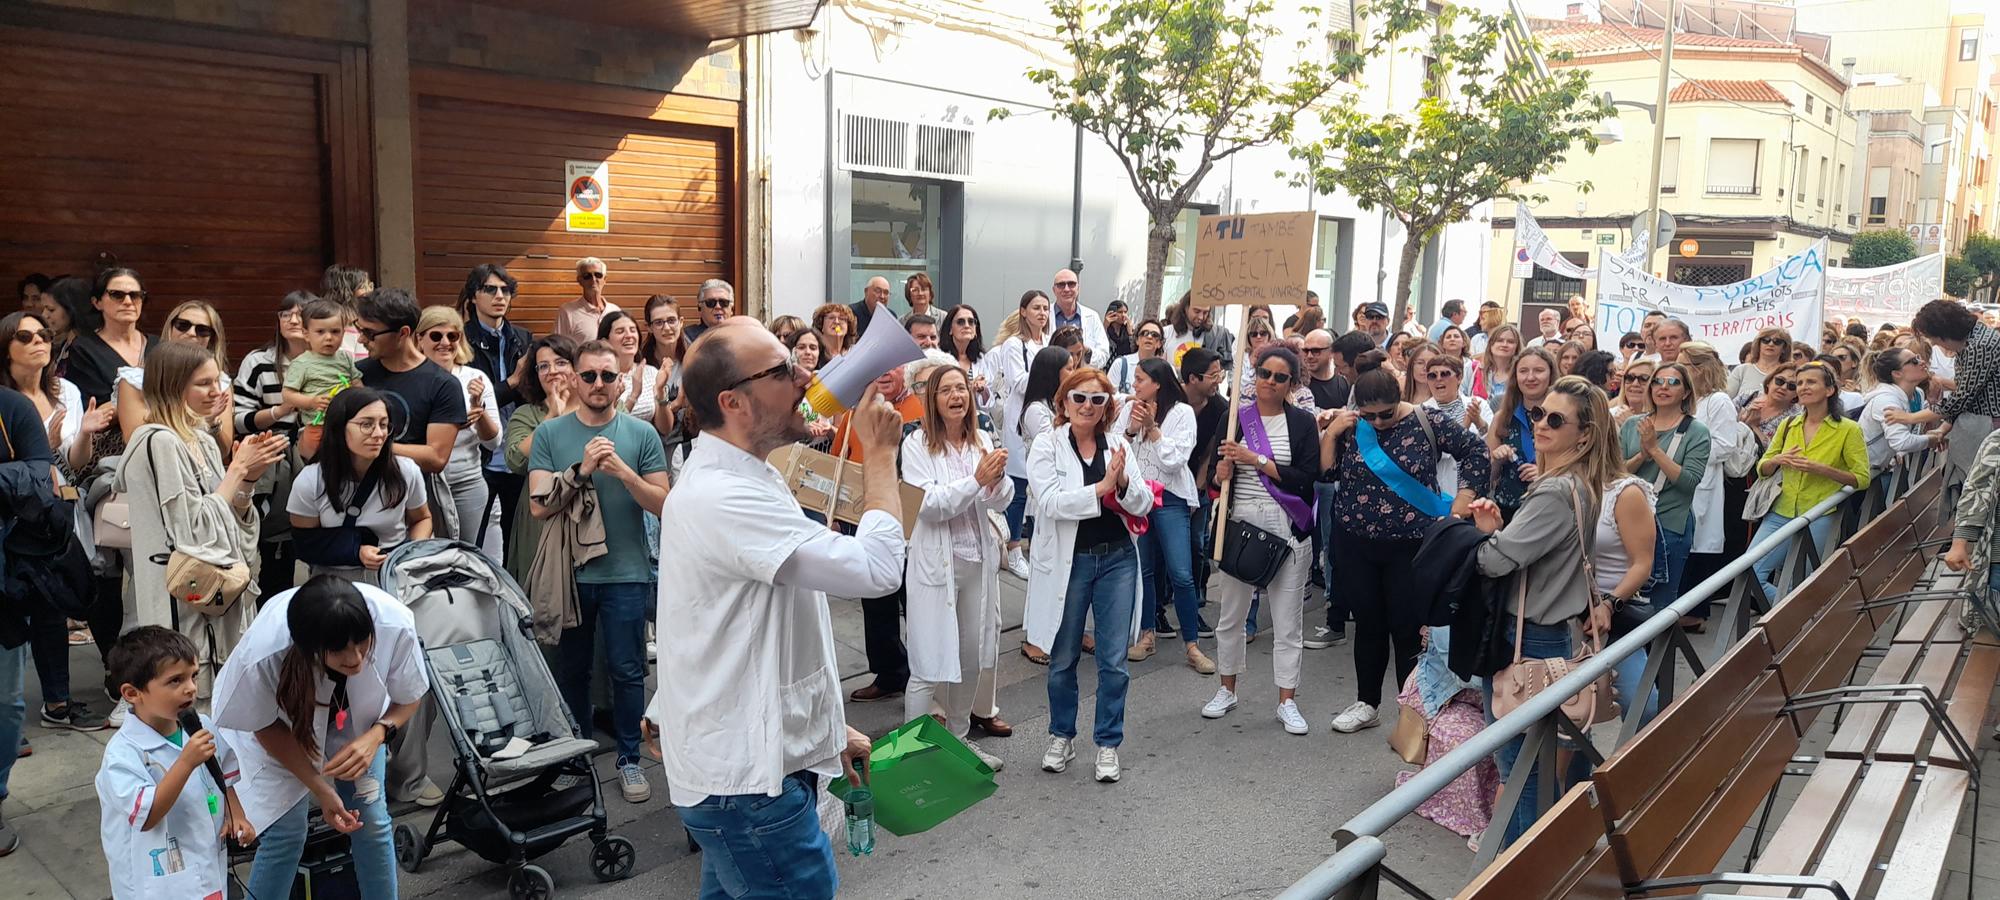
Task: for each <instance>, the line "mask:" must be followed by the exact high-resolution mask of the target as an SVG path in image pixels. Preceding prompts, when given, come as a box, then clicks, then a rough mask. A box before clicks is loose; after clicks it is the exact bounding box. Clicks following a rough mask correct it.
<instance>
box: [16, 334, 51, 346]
mask: <svg viewBox="0 0 2000 900" xmlns="http://www.w3.org/2000/svg"><path fill="white" fill-rule="evenodd" d="M36 341H41V342H42V343H44V344H46V343H49V333H48V332H46V331H16V332H14V343H16V344H20V345H21V346H24V347H25V346H27V345H29V344H32V343H34V342H36Z"/></svg>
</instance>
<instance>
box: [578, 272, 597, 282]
mask: <svg viewBox="0 0 2000 900" xmlns="http://www.w3.org/2000/svg"><path fill="white" fill-rule="evenodd" d="M585 278H588V279H590V280H592V281H603V280H604V273H603V272H578V273H576V279H577V280H578V281H582V280H583V279H585Z"/></svg>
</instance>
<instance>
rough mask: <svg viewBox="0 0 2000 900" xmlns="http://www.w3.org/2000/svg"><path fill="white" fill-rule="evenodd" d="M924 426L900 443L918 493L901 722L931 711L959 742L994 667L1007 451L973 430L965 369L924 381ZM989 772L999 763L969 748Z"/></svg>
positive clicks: (939, 371)
mask: <svg viewBox="0 0 2000 900" xmlns="http://www.w3.org/2000/svg"><path fill="white" fill-rule="evenodd" d="M923 394H924V418H923V427H922V428H921V429H919V430H917V431H913V432H911V433H910V435H909V436H908V437H906V438H904V439H903V452H902V460H903V480H904V481H906V482H909V483H910V484H911V485H914V486H916V487H920V488H923V491H924V504H923V508H922V509H920V510H918V512H917V525H916V529H915V530H914V531H913V532H912V533H911V534H910V553H909V572H908V574H907V576H906V577H905V579H904V581H905V586H906V589H907V591H908V600H909V602H908V612H907V615H908V618H909V636H908V641H907V643H908V644H909V649H910V686H909V689H908V691H907V692H906V693H904V695H903V718H904V719H905V720H910V719H915V718H916V717H918V716H921V715H924V714H926V713H929V712H930V711H931V708H932V703H933V701H935V703H936V706H937V708H938V709H939V710H941V711H942V712H943V714H944V722H945V727H947V728H949V729H951V733H952V734H954V735H957V736H958V737H960V738H964V737H965V736H966V734H967V733H968V732H969V731H970V729H971V726H972V712H973V710H972V700H973V691H974V689H975V688H976V687H977V686H978V683H979V678H980V675H981V673H983V672H989V671H991V670H992V669H993V668H994V667H995V666H996V665H997V664H998V662H999V659H998V657H999V646H1000V543H999V541H997V540H995V538H996V537H997V536H998V535H996V534H995V533H994V529H993V520H992V517H991V513H995V512H1001V511H1004V510H1005V509H1006V508H1007V504H1008V502H1009V501H1010V500H1012V499H1013V498H1014V483H1013V482H1012V481H1010V480H1008V478H1007V451H1005V450H1000V449H996V448H995V447H994V446H993V439H992V438H991V437H989V436H988V435H987V434H986V432H984V431H982V430H980V428H979V410H978V409H977V407H976V406H975V404H974V402H973V399H972V386H971V382H970V380H969V379H968V378H967V377H966V374H965V370H964V369H961V368H959V367H957V366H938V367H936V368H933V369H932V370H931V372H930V375H929V377H927V378H925V379H924V392H923ZM966 746H968V747H971V748H972V752H974V753H976V754H978V755H979V758H980V759H982V760H984V761H985V762H986V764H987V765H989V766H991V767H993V769H994V770H995V771H998V770H999V769H1000V758H999V757H997V756H994V755H992V754H990V753H987V752H986V751H984V750H982V749H980V748H979V745H977V744H971V743H968V744H967V745H966Z"/></svg>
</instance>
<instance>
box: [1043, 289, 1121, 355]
mask: <svg viewBox="0 0 2000 900" xmlns="http://www.w3.org/2000/svg"><path fill="white" fill-rule="evenodd" d="M1061 315H1062V304H1060V303H1057V304H1055V305H1054V306H1051V307H1049V332H1050V333H1051V334H1053V333H1055V331H1056V329H1059V328H1061V327H1062V323H1060V322H1059V321H1057V319H1058V317H1059V316H1061ZM1076 318H1077V322H1076V327H1077V330H1078V331H1081V332H1083V345H1084V346H1085V347H1087V348H1089V349H1090V358H1089V359H1088V360H1085V362H1088V363H1089V364H1090V366H1091V368H1094V369H1103V368H1104V367H1105V366H1106V365H1109V364H1110V363H1111V336H1110V335H1108V334H1105V333H1104V318H1103V317H1102V316H1099V315H1098V314H1097V310H1094V309H1091V308H1090V307H1088V306H1085V305H1083V298H1081V297H1078V298H1077V301H1076Z"/></svg>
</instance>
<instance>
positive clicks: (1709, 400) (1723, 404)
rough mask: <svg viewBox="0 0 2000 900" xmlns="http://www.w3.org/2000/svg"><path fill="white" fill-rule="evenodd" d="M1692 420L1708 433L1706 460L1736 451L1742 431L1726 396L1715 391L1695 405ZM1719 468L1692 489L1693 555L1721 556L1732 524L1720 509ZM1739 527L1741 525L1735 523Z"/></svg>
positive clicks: (1720, 483) (1722, 488)
mask: <svg viewBox="0 0 2000 900" xmlns="http://www.w3.org/2000/svg"><path fill="white" fill-rule="evenodd" d="M1694 420H1695V421H1697V422H1700V423H1701V424H1702V425H1703V426H1704V427H1706V428H1707V429H1708V458H1709V459H1724V458H1726V457H1728V455H1729V454H1730V453H1731V452H1732V451H1734V450H1735V449H1736V441H1737V440H1738V438H1739V437H1741V435H1742V429H1739V428H1736V427H1735V422H1736V404H1735V403H1733V402H1730V399H1729V395H1728V394H1726V393H1724V392H1722V391H1716V392H1715V393H1712V394H1709V395H1708V396H1706V397H1703V398H1701V399H1700V400H1699V401H1696V403H1695V405H1694ZM1725 490H1726V488H1725V487H1724V485H1723V474H1722V466H1720V465H1712V466H1709V467H1708V470H1707V471H1705V472H1703V473H1702V474H1701V483H1700V484H1698V485H1695V488H1694V501H1693V502H1692V503H1691V504H1690V505H1691V506H1692V508H1693V510H1694V546H1693V548H1692V549H1691V551H1690V552H1693V553H1721V552H1722V543H1723V539H1724V536H1725V534H1726V533H1727V531H1728V528H1729V527H1730V526H1731V524H1732V523H1730V522H1727V521H1725V520H1726V519H1728V518H1729V516H1728V511H1727V510H1725V509H1724V508H1723V502H1724V500H1725V499H1726V498H1725V497H1724V491H1725ZM1734 524H1735V527H1739V528H1740V527H1742V523H1740V522H1738V523H1734Z"/></svg>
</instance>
